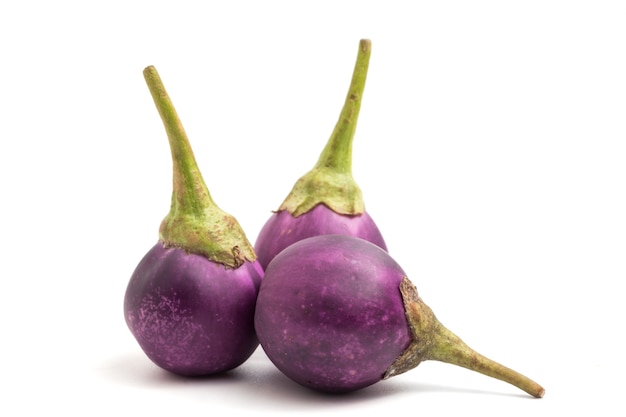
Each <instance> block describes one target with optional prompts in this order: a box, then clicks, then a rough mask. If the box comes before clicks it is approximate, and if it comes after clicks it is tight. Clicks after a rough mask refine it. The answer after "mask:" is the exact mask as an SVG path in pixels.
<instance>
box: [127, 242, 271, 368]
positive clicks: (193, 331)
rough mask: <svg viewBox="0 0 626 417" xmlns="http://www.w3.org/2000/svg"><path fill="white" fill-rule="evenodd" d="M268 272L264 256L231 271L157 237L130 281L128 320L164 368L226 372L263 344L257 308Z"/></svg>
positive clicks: (139, 339)
mask: <svg viewBox="0 0 626 417" xmlns="http://www.w3.org/2000/svg"><path fill="white" fill-rule="evenodd" d="M262 278H263V270H262V269H261V266H260V264H259V263H258V261H255V262H245V263H244V264H243V265H241V266H240V267H239V268H237V269H226V268H225V267H224V266H223V265H220V264H217V263H215V262H212V261H209V260H208V259H207V258H205V257H204V256H200V255H195V254H188V253H186V252H185V251H184V250H183V249H178V248H165V247H164V246H163V244H162V243H161V242H159V243H157V244H156V245H155V246H154V247H153V248H152V249H151V250H150V251H149V252H148V253H147V254H146V255H145V256H144V258H143V259H142V260H141V262H140V263H139V265H137V268H136V269H135V271H134V273H133V275H132V277H131V279H130V282H129V284H128V287H127V289H126V294H125V298H124V316H125V318H126V323H127V324H128V327H129V328H130V331H131V333H132V334H133V335H134V336H135V338H136V339H137V341H138V342H139V345H140V346H141V348H142V349H143V351H144V352H145V353H146V355H147V356H148V357H149V358H150V359H151V360H152V361H153V362H154V363H155V364H157V365H158V366H160V367H161V368H163V369H166V370H168V371H170V372H173V373H176V374H179V375H184V376H201V375H210V374H216V373H220V372H224V371H228V370H230V369H233V368H235V367H237V366H239V365H241V364H242V363H243V362H244V361H245V360H246V359H248V358H249V357H250V355H252V353H253V352H254V350H255V349H256V348H257V346H258V339H257V338H256V335H255V332H254V308H255V301H256V296H257V293H258V290H259V286H260V283H261V280H262Z"/></svg>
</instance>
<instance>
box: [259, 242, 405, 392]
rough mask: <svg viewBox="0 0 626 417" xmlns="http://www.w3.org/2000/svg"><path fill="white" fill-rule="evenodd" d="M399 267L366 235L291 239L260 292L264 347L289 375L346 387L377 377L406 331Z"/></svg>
mask: <svg viewBox="0 0 626 417" xmlns="http://www.w3.org/2000/svg"><path fill="white" fill-rule="evenodd" d="M404 276H405V273H404V272H403V270H402V268H401V267H400V266H399V265H398V264H397V263H396V262H395V261H394V260H393V259H392V258H391V257H390V256H389V254H388V253H387V252H385V251H384V250H382V249H381V248H380V247H378V246H375V245H373V244H372V243H369V242H367V241H365V240H362V239H358V238H354V237H350V236H343V235H324V236H317V237H312V238H308V239H304V240H301V241H300V242H297V243H294V244H293V245H291V246H290V247H288V248H287V249H285V250H284V251H282V252H281V253H280V254H278V255H277V256H276V257H275V258H274V260H272V262H270V264H269V266H268V268H267V270H266V271H265V276H264V278H263V282H262V283H261V288H260V290H259V296H258V298H257V305H256V313H255V328H256V331H257V336H258V338H259V341H260V343H261V346H262V347H263V350H264V351H265V353H266V354H267V356H268V357H269V358H270V360H271V361H272V362H273V363H274V364H275V365H276V367H277V368H278V369H279V370H280V371H282V372H283V373H284V374H285V375H286V376H288V377H289V378H291V379H293V380H294V381H296V382H298V383H300V384H302V385H304V386H306V387H309V388H312V389H315V390H319V391H325V392H330V393H343V392H349V391H354V390H358V389H361V388H364V387H367V386H369V385H371V384H374V383H376V382H378V381H380V380H381V379H382V377H383V375H384V373H385V371H386V370H387V368H389V366H390V365H391V364H392V363H393V362H394V360H395V359H396V358H397V357H398V356H399V355H400V354H401V353H402V352H403V351H404V350H405V349H406V348H407V347H408V345H409V343H410V341H411V332H410V329H409V325H408V323H407V320H406V316H405V313H404V305H403V301H402V296H401V294H400V290H399V285H400V282H401V280H402V278H403V277H404Z"/></svg>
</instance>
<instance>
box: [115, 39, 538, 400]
mask: <svg viewBox="0 0 626 417" xmlns="http://www.w3.org/2000/svg"><path fill="white" fill-rule="evenodd" d="M370 55H371V42H370V41H369V40H367V39H362V40H361V41H360V42H359V50H358V54H357V59H356V64H355V67H354V70H353V74H352V80H351V83H350V87H349V90H348V94H347V96H346V99H345V102H344V105H343V108H342V110H341V113H340V116H339V119H338V121H337V123H336V125H335V128H334V130H333V131H332V134H331V136H330V138H329V139H328V141H327V143H326V146H325V147H324V149H323V150H322V152H321V154H320V156H319V159H318V162H317V163H316V164H315V166H314V167H313V168H312V169H311V170H309V171H308V172H306V173H305V174H304V175H303V176H302V177H300V178H299V179H298V180H297V181H296V183H295V184H294V186H293V188H292V190H291V191H290V192H289V194H288V195H287V197H286V198H285V199H284V201H283V202H282V204H281V205H280V206H279V208H278V209H277V210H276V211H274V212H273V213H272V214H271V216H270V217H269V219H268V220H267V222H266V223H265V225H264V226H263V227H262V228H261V231H260V233H259V235H258V236H257V239H256V241H255V244H254V246H252V245H251V244H250V242H249V241H248V239H247V237H246V235H245V233H244V231H243V230H242V228H241V227H240V225H239V223H238V222H237V220H236V219H235V218H234V217H232V216H230V215H229V214H227V213H226V212H224V211H222V210H221V209H220V208H219V207H218V206H217V205H216V204H215V202H214V201H213V199H212V198H211V195H210V193H209V191H208V188H207V187H206V184H205V183H204V180H203V178H202V175H201V173H200V170H199V168H198V166H197V163H196V161H195V158H194V155H193V151H192V149H191V145H190V143H189V140H188V138H187V136H186V134H185V131H184V129H183V127H182V124H181V122H180V120H179V118H178V116H177V114H176V111H175V109H174V106H173V104H172V102H171V100H170V99H169V96H168V94H167V92H166V90H165V88H164V86H163V83H162V81H161V79H160V77H159V75H158V73H157V71H156V69H155V68H154V67H152V66H150V67H147V68H146V69H145V70H144V77H145V79H146V82H147V84H148V87H149V89H150V92H151V94H152V97H153V100H154V102H155V105H156V107H157V109H158V111H159V114H160V116H161V119H162V122H163V125H164V127H165V130H166V132H167V136H168V139H169V144H170V149H171V153H172V161H173V174H174V175H173V192H172V203H171V207H170V212H169V213H168V215H167V216H166V217H165V218H164V220H163V222H162V223H161V226H160V228H159V239H158V241H157V242H156V244H155V245H154V246H153V247H152V248H151V249H150V250H149V251H148V253H147V254H146V255H145V256H144V258H143V259H142V260H141V261H140V263H139V264H138V265H137V267H136V269H135V271H134V272H133V274H132V276H131V278H130V282H129V284H128V287H127V290H126V294H125V298H124V315H125V319H126V323H127V325H128V327H129V329H130V331H131V332H132V334H133V335H134V336H135V338H136V339H137V342H138V343H139V345H140V347H141V348H142V349H143V351H144V352H145V354H146V356H147V357H148V358H150V359H151V360H152V361H153V362H154V363H155V364H156V365H158V366H160V367H161V368H163V369H165V370H167V371H170V372H173V373H176V374H179V375H185V376H199V375H211V374H216V373H221V372H225V371H228V370H231V369H234V368H236V367H237V366H239V365H241V364H242V363H244V362H245V361H246V360H247V359H248V358H249V357H250V356H251V355H252V353H253V352H254V351H255V350H256V349H257V348H258V346H259V344H260V345H261V347H262V349H263V350H264V351H265V353H266V354H267V357H268V358H269V359H270V361H271V362H272V363H273V364H274V365H276V367H277V368H278V369H279V370H280V371H281V372H283V373H284V374H285V375H286V376H287V377H289V378H291V379H292V380H293V381H295V382H297V383H299V384H301V385H304V386H306V387H309V388H311V389H314V390H319V391H324V392H331V393H344V392H350V391H354V390H358V389H362V388H365V387H367V386H370V385H372V384H374V383H377V382H379V381H382V380H385V379H387V378H390V377H392V376H395V375H399V374H401V373H403V372H406V371H409V370H411V369H413V368H415V367H416V366H417V365H418V364H419V363H421V362H423V361H426V360H437V361H442V362H446V363H451V364H454V365H458V366H462V367H465V368H468V369H471V370H473V371H477V372H480V373H482V374H485V375H487V376H490V377H494V378H497V379H500V380H502V381H505V382H507V383H510V384H512V385H514V386H516V387H518V388H520V389H522V390H524V391H525V392H527V393H529V394H530V395H532V396H534V397H538V398H539V397H542V396H543V394H544V389H543V388H542V387H541V386H540V385H539V384H537V383H536V382H534V381H533V380H531V379H529V378H527V377H525V376H524V375H522V374H520V373H518V372H516V371H513V370H512V369H509V368H507V367H505V366H503V365H501V364H499V363H497V362H495V361H493V360H491V359H489V358H486V357H484V356H482V355H481V354H479V353H477V352H476V351H474V350H473V349H471V348H470V347H469V346H467V345H466V344H465V343H464V342H463V341H462V340H461V339H460V338H459V337H457V336H456V335H455V334H454V333H452V332H451V331H450V330H448V329H447V328H446V327H445V326H443V325H442V324H441V323H440V322H439V321H438V320H437V318H436V316H435V315H434V313H433V312H432V310H431V309H430V308H429V307H428V306H427V305H426V304H425V303H424V302H423V300H422V299H421V297H420V296H419V295H418V292H417V289H416V288H415V286H414V285H413V284H412V283H411V281H410V280H409V278H408V275H407V274H406V273H405V271H404V270H403V269H402V267H401V266H400V265H399V264H398V263H397V262H396V261H395V260H394V259H393V258H392V256H391V255H390V253H389V251H388V249H387V245H386V242H385V240H384V239H383V235H382V233H381V231H380V230H379V229H378V227H377V226H376V224H375V222H374V220H373V219H372V217H371V216H370V215H369V214H368V213H367V212H366V210H365V205H364V202H363V196H362V192H361V189H360V188H359V186H358V185H357V183H356V182H355V180H354V178H353V176H352V142H353V138H354V134H355V131H356V124H357V120H358V115H359V110H360V107H361V100H362V97H363V91H364V87H365V80H366V75H367V70H368V66H369V60H370Z"/></svg>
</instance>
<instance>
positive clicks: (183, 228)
mask: <svg viewBox="0 0 626 417" xmlns="http://www.w3.org/2000/svg"><path fill="white" fill-rule="evenodd" d="M143 74H144V78H145V80H146V84H147V85H148V88H149V90H150V93H151V94H152V98H153V100H154V104H155V105H156V107H157V110H158V111H159V115H160V116H161V120H162V121H163V125H164V127H165V130H166V132H167V137H168V140H169V144H170V150H171V153H172V163H173V191H172V202H171V207H170V211H169V213H168V215H167V216H166V217H165V218H164V219H163V222H162V223H161V227H160V229H159V238H160V239H161V241H162V242H163V243H164V244H165V245H166V246H170V247H178V248H181V249H184V250H186V251H187V252H190V253H195V254H199V255H203V256H205V257H207V258H208V259H209V260H211V261H214V262H217V263H220V264H223V265H225V266H226V267H230V268H236V267H238V266H239V265H241V264H242V263H243V262H244V261H246V260H248V261H253V260H255V259H256V254H255V253H254V249H253V248H252V245H250V243H249V242H248V240H247V238H246V236H245V234H244V232H243V230H242V229H241V227H240V225H239V223H238V222H237V220H236V219H235V218H234V217H232V216H231V215H229V214H227V213H225V212H224V211H222V210H221V209H220V208H219V207H218V206H217V205H216V204H215V202H214V201H213V199H212V198H211V194H210V193H209V190H208V188H207V186H206V184H205V182H204V179H203V177H202V174H201V173H200V169H199V168H198V164H197V162H196V159H195V156H194V154H193V150H192V148H191V145H190V143H189V139H188V138H187V134H186V133H185V129H184V128H183V125H182V123H181V121H180V119H179V118H178V114H177V113H176V109H175V108H174V105H173V103H172V101H171V100H170V97H169V95H168V94H167V91H166V90H165V86H164V85H163V82H162V81H161V77H160V76H159V74H158V72H157V70H156V68H154V67H153V66H149V67H146V69H144V72H143Z"/></svg>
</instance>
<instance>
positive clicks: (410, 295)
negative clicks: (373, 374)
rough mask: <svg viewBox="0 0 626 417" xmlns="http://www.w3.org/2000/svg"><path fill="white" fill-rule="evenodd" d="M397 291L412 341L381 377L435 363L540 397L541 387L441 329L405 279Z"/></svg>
mask: <svg viewBox="0 0 626 417" xmlns="http://www.w3.org/2000/svg"><path fill="white" fill-rule="evenodd" d="M400 292H401V293H402V299H403V301H404V306H405V312H406V317H407V321H408V322H409V327H410V328H411V332H412V333H413V341H412V342H411V344H410V345H409V347H408V348H407V349H406V350H405V351H404V352H403V353H402V355H400V357H399V358H398V359H396V361H395V362H394V363H393V364H392V365H391V367H390V368H389V369H388V370H387V372H386V374H385V378H389V377H391V376H394V375H398V374H401V373H403V372H406V371H408V370H410V369H413V368H415V367H416V366H417V365H419V364H420V363H421V362H423V361H426V360H435V361H440V362H444V363H449V364H452V365H457V366H461V367H463V368H466V369H469V370H472V371H475V372H479V373H481V374H483V375H487V376H490V377H492V378H496V379H499V380H501V381H504V382H507V383H509V384H511V385H514V386H516V387H517V388H519V389H521V390H523V391H525V392H527V393H528V394H530V395H532V396H533V397H536V398H541V397H543V395H544V394H545V390H544V389H543V387H542V386H541V385H539V384H537V383H536V382H535V381H533V380H532V379H530V378H528V377H526V376H524V375H522V374H520V373H519V372H516V371H514V370H512V369H510V368H507V367H506V366H503V365H501V364H499V363H497V362H495V361H493V360H491V359H489V358H487V357H485V356H483V355H481V354H480V353H478V352H476V351H474V350H473V349H472V348H470V347H469V346H467V345H466V344H465V342H463V341H462V340H461V339H460V338H459V337H458V336H457V335H455V334H454V333H453V332H451V331H450V330H448V329H447V328H446V327H445V326H443V325H442V324H441V323H440V322H439V320H437V318H436V317H435V314H434V313H433V311H432V310H431V309H430V307H428V306H427V305H426V304H425V303H424V302H423V301H422V299H421V298H420V297H419V296H418V295H417V289H416V288H415V286H414V285H413V284H412V283H411V281H409V280H408V278H404V279H403V280H402V283H401V284H400Z"/></svg>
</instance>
